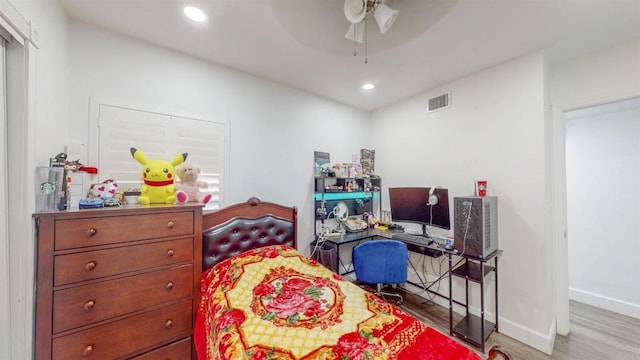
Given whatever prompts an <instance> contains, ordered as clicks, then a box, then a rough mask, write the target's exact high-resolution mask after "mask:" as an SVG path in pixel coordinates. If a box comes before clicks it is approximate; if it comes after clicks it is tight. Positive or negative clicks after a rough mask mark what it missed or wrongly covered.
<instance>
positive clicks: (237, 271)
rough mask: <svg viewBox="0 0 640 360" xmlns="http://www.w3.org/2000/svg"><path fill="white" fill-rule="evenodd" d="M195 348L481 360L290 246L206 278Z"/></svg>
mask: <svg viewBox="0 0 640 360" xmlns="http://www.w3.org/2000/svg"><path fill="white" fill-rule="evenodd" d="M194 342H195V345H196V351H197V354H198V358H199V359H216V360H218V359H220V360H222V359H251V360H262V359H287V360H293V359H296V360H298V359H300V360H302V359H305V360H307V359H309V360H311V359H314V360H320V359H322V360H327V359H339V360H356V359H362V360H365V359H366V360H374V359H375V360H383V359H407V360H416V359H425V360H426V359H433V360H435V359H451V360H454V359H455V360H465V359H474V360H477V359H480V357H479V356H478V355H477V354H475V353H474V352H472V351H471V350H469V349H467V348H466V347H464V346H462V345H460V344H458V343H457V342H455V341H453V340H451V339H450V338H448V337H447V336H445V335H443V334H442V333H440V332H438V331H437V330H435V329H433V328H430V327H429V326H427V325H425V324H423V323H421V322H420V321H418V320H417V319H415V318H413V317H411V316H409V315H407V314H405V313H404V312H402V311H401V310H399V309H398V308H396V307H394V306H392V305H390V304H388V303H386V302H384V301H382V300H380V299H378V298H377V297H376V296H373V295H371V294H370V293H368V292H366V291H364V290H362V289H361V288H360V287H358V286H356V285H354V284H352V283H351V282H349V281H346V280H345V279H343V278H342V277H341V276H339V275H336V274H335V273H333V272H331V271H330V270H329V269H327V268H325V267H324V266H322V265H320V264H319V263H317V262H316V261H314V260H312V259H309V258H308V257H306V256H304V255H302V254H300V253H299V252H297V251H296V250H295V249H293V248H290V247H286V246H270V247H265V248H260V249H256V250H251V251H247V252H245V253H243V254H240V255H238V256H236V257H233V258H230V259H227V260H225V261H223V262H221V263H219V264H217V265H216V266H214V267H213V268H212V269H211V270H208V271H206V272H205V273H203V274H202V302H201V305H200V308H199V311H198V316H197V319H196V329H195V334H194Z"/></svg>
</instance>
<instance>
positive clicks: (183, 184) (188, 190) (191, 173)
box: [176, 164, 211, 204]
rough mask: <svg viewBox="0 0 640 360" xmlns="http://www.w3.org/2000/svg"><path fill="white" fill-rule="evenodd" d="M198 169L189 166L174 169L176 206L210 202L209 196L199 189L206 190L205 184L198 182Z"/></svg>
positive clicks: (183, 165)
mask: <svg viewBox="0 0 640 360" xmlns="http://www.w3.org/2000/svg"><path fill="white" fill-rule="evenodd" d="M199 176H200V168H198V167H195V166H193V165H191V164H182V165H181V166H180V167H178V168H176V177H177V178H178V180H179V181H178V182H176V189H177V191H176V204H186V203H188V202H199V203H203V204H206V203H208V202H209V200H211V194H206V193H203V192H201V191H200V189H206V188H207V186H208V185H207V183H206V182H205V181H202V180H198V177H199Z"/></svg>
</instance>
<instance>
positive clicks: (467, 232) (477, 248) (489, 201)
mask: <svg viewBox="0 0 640 360" xmlns="http://www.w3.org/2000/svg"><path fill="white" fill-rule="evenodd" d="M453 204H454V219H453V221H454V226H453V238H454V245H455V248H456V250H458V253H459V254H465V255H468V256H472V257H477V258H480V259H483V258H486V257H487V256H488V255H490V254H492V253H493V252H494V251H496V250H498V198H497V197H495V196H485V197H478V196H469V197H454V198H453Z"/></svg>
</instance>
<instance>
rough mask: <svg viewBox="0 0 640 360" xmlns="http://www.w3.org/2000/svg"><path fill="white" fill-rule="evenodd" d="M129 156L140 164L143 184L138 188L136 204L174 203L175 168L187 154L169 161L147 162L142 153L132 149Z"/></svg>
mask: <svg viewBox="0 0 640 360" xmlns="http://www.w3.org/2000/svg"><path fill="white" fill-rule="evenodd" d="M131 155H132V156H133V158H134V159H135V160H136V161H137V162H139V163H140V164H142V178H143V181H144V183H143V184H142V186H141V187H140V196H139V197H138V202H139V203H140V204H142V205H149V204H173V203H175V201H176V187H175V185H174V181H175V166H178V165H180V164H182V163H183V162H184V161H185V160H186V159H187V153H183V154H179V155H176V157H174V158H173V159H172V160H171V161H166V160H151V161H149V159H148V158H147V156H146V155H145V154H144V153H143V152H142V151H140V150H138V149H136V148H133V147H132V148H131Z"/></svg>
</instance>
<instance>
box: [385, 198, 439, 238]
mask: <svg viewBox="0 0 640 360" xmlns="http://www.w3.org/2000/svg"><path fill="white" fill-rule="evenodd" d="M430 190H431V188H428V187H395V188H389V205H390V208H391V220H392V221H393V222H410V223H415V224H420V225H422V233H423V235H427V228H426V226H434V227H438V228H441V229H445V230H450V229H451V222H450V219H449V190H448V189H444V188H441V187H435V188H434V189H433V194H432V195H434V196H435V197H436V198H437V202H436V203H435V205H429V194H430Z"/></svg>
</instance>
